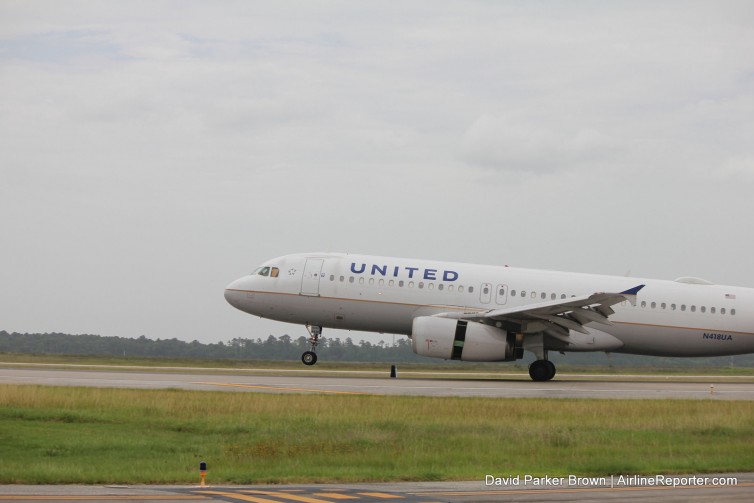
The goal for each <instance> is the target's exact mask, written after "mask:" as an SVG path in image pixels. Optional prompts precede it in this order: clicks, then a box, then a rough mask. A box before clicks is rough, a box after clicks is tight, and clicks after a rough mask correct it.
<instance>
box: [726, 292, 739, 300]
mask: <svg viewBox="0 0 754 503" xmlns="http://www.w3.org/2000/svg"><path fill="white" fill-rule="evenodd" d="M725 298H726V299H735V298H736V294H735V293H726V294H725Z"/></svg>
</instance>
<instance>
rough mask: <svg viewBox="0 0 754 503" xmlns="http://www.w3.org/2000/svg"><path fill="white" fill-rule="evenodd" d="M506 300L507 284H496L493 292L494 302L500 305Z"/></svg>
mask: <svg viewBox="0 0 754 503" xmlns="http://www.w3.org/2000/svg"><path fill="white" fill-rule="evenodd" d="M507 301H508V285H497V291H496V293H495V302H497V303H498V304H500V305H503V304H505V303H506V302H507Z"/></svg>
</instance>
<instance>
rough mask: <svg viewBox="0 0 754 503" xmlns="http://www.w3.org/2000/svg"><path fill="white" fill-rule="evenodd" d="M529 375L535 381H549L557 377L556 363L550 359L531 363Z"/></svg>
mask: <svg viewBox="0 0 754 503" xmlns="http://www.w3.org/2000/svg"><path fill="white" fill-rule="evenodd" d="M529 376H530V377H531V378H532V380H534V381H549V380H550V379H552V378H553V377H555V365H554V364H553V363H552V362H551V361H549V360H537V361H534V362H532V364H531V365H529Z"/></svg>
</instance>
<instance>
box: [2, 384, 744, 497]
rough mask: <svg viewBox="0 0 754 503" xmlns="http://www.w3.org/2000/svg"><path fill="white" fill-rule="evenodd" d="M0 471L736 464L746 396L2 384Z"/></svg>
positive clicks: (36, 479) (55, 474)
mask: <svg viewBox="0 0 754 503" xmlns="http://www.w3.org/2000/svg"><path fill="white" fill-rule="evenodd" d="M0 452H2V463H3V469H2V470H0V483H27V484H45V483H50V484H51V483H58V484H60V483H88V484H95V483H97V484H107V483H109V484H114V483H124V484H133V483H191V482H194V483H195V482H197V481H198V464H199V462H200V461H206V462H207V463H208V465H209V477H208V480H209V481H210V482H211V483H213V484H217V483H221V482H228V483H282V482H335V481H398V480H481V479H482V478H483V477H484V475H485V474H488V473H490V474H495V475H496V476H500V475H505V474H512V475H515V474H523V473H528V474H532V475H551V476H557V475H569V474H580V475H581V474H583V475H607V474H629V473H645V474H655V473H702V472H735V471H748V470H751V467H752V466H754V403H752V402H744V401H725V402H723V401H701V400H700V401H661V400H564V399H487V398H434V397H387V396H376V395H375V396H368V395H367V396H346V395H336V396H332V395H292V394H291V395H282V394H280V395H275V394H263V393H219V392H192V391H181V390H146V391H144V390H123V389H94V388H67V387H66V388H64V387H61V388H54V387H42V386H16V385H0Z"/></svg>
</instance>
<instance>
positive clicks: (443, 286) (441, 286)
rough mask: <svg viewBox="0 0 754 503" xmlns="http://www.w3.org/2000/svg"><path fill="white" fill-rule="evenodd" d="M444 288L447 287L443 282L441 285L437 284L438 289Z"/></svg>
mask: <svg viewBox="0 0 754 503" xmlns="http://www.w3.org/2000/svg"><path fill="white" fill-rule="evenodd" d="M451 286H452V285H451ZM443 288H445V285H443V284H442V283H440V284H439V285H437V289H438V290H442V289H443Z"/></svg>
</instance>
